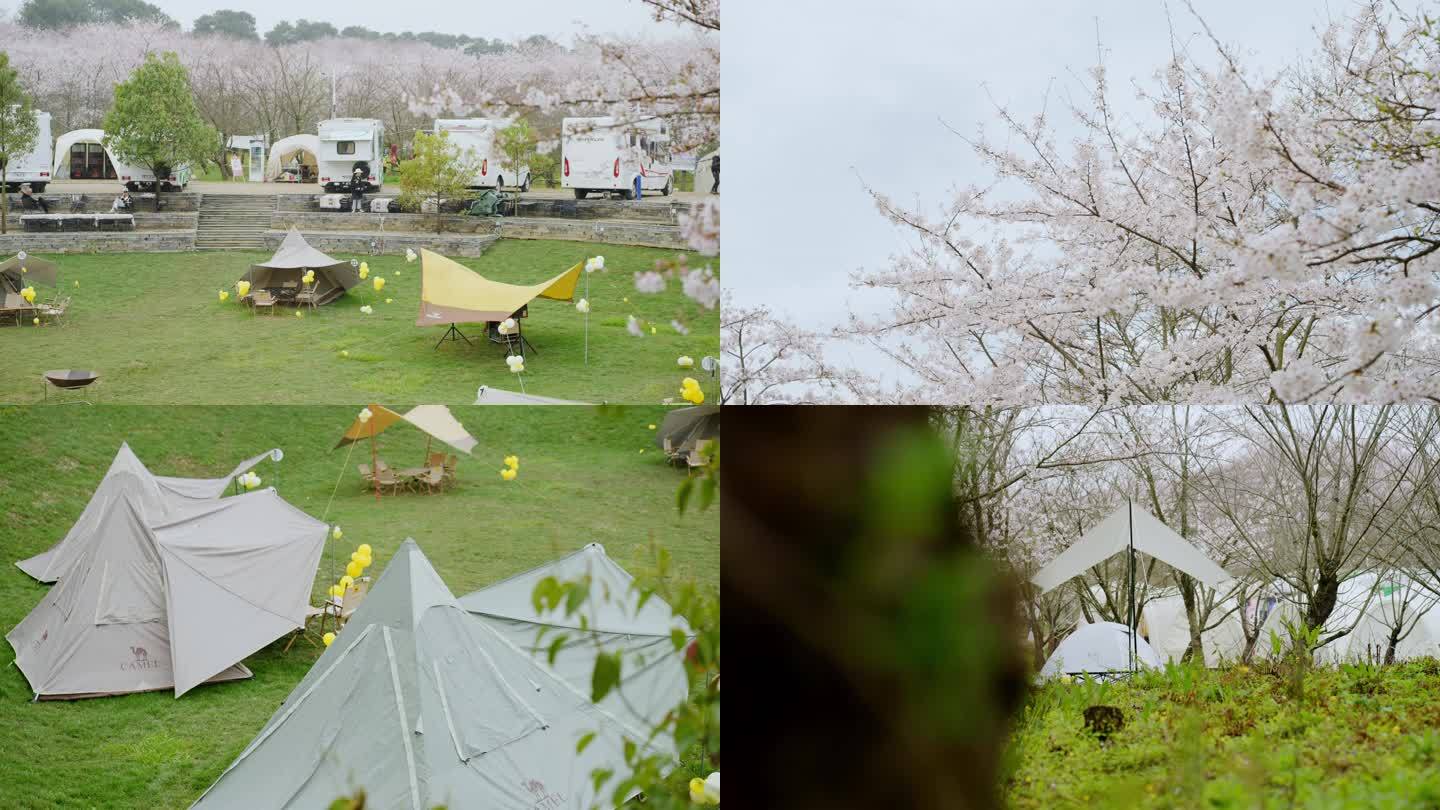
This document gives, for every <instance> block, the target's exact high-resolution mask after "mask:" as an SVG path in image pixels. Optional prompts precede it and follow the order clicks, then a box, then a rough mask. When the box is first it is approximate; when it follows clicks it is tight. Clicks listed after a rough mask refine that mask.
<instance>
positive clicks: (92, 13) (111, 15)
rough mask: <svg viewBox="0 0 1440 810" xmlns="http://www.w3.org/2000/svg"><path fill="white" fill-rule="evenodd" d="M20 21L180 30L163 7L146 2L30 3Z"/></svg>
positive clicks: (49, 25)
mask: <svg viewBox="0 0 1440 810" xmlns="http://www.w3.org/2000/svg"><path fill="white" fill-rule="evenodd" d="M16 21H17V22H19V23H20V24H21V25H23V26H25V27H27V28H48V29H60V28H71V27H73V26H76V25H88V24H90V23H99V24H104V25H126V24H128V23H132V22H154V23H161V24H162V25H164V26H166V27H167V28H178V27H179V23H177V22H175V21H174V20H173V19H171V18H170V16H169V15H167V14H166V13H165V12H163V11H161V10H160V7H159V6H155V5H152V4H150V3H146V2H143V0H26V2H25V4H24V5H22V6H21V7H20V11H19V13H18V14H17V15H16Z"/></svg>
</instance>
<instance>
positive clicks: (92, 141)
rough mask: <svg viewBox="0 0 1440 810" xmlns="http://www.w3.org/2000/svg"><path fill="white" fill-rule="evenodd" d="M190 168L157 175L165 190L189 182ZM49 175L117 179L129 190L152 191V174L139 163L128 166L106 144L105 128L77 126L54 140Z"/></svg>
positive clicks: (178, 167) (64, 177) (153, 179)
mask: <svg viewBox="0 0 1440 810" xmlns="http://www.w3.org/2000/svg"><path fill="white" fill-rule="evenodd" d="M190 173H191V172H190V167H189V166H186V165H181V166H176V167H174V168H172V169H171V170H170V171H169V172H167V173H166V175H165V176H164V177H161V178H159V185H160V188H161V189H162V190H164V191H169V190H172V189H183V188H185V186H187V185H189V184H190ZM51 177H53V178H54V179H56V180H64V179H67V178H68V179H70V180H119V181H120V182H122V183H124V184H125V188H128V189H130V190H131V191H154V190H155V185H156V177H155V173H154V172H152V171H150V170H149V169H146V168H144V167H142V166H131V165H129V164H127V163H123V162H121V160H120V158H119V157H117V156H116V155H115V153H114V152H111V151H110V150H109V149H107V148H106V147H105V130H103V129H76V130H71V131H70V132H67V133H65V134H64V135H61V136H60V137H59V138H58V139H56V141H55V165H54V168H53V170H52V171H51Z"/></svg>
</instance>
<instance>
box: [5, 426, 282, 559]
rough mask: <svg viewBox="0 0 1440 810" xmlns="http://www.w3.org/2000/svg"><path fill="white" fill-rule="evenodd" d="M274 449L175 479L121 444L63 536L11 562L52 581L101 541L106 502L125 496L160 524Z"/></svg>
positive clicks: (209, 496) (220, 489) (214, 494)
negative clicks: (220, 470) (220, 472)
mask: <svg viewBox="0 0 1440 810" xmlns="http://www.w3.org/2000/svg"><path fill="white" fill-rule="evenodd" d="M273 452H274V451H273V450H272V451H267V452H265V453H261V454H260V455H258V456H255V457H253V458H248V459H246V460H245V461H242V462H240V464H238V465H237V466H236V467H235V469H234V470H232V471H231V472H230V474H229V475H226V476H224V477H222V478H176V477H172V476H163V475H154V474H152V473H151V472H150V471H149V470H148V469H146V468H145V465H144V464H143V463H141V461H140V459H139V458H138V457H137V456H136V455H135V453H134V451H132V450H131V449H130V445H129V444H128V443H121V445H120V449H119V451H117V452H116V453H115V459H114V460H113V461H111V462H110V468H109V469H108V470H107V471H106V472H105V477H104V478H103V479H101V481H100V485H99V486H98V487H96V488H95V494H93V495H91V496H90V502H89V503H87V504H86V505H85V510H84V511H83V512H81V513H80V517H79V519H78V520H76V521H75V524H74V525H73V526H71V527H70V531H69V532H67V533H66V535H65V537H64V538H63V539H61V540H60V542H58V543H56V544H55V545H54V546H51V547H50V548H49V549H47V550H46V551H44V552H42V553H40V554H37V555H35V556H34V557H31V558H29V559H26V560H21V561H19V562H17V563H15V565H16V566H17V567H19V569H20V570H21V571H24V572H25V573H27V574H29V575H30V576H32V577H34V578H35V579H38V580H40V581H41V582H54V581H56V580H57V579H59V578H60V577H61V576H63V575H64V573H65V572H66V571H67V570H69V568H70V566H71V565H73V564H74V562H75V559H76V557H77V556H78V555H79V554H81V553H84V551H85V550H86V549H87V548H89V547H90V545H91V544H92V543H94V542H97V541H100V540H103V539H104V525H103V523H102V522H101V517H102V515H103V514H104V513H105V510H106V509H107V508H108V506H109V504H110V503H111V502H112V501H114V500H115V499H116V498H118V497H120V496H121V495H125V496H128V497H129V498H130V500H131V503H132V504H133V505H134V507H135V508H136V509H137V510H138V511H139V513H140V517H141V518H142V519H143V520H145V521H146V522H147V523H149V524H155V523H160V522H163V521H164V520H165V519H166V518H167V517H169V516H170V515H172V514H174V513H175V511H176V510H177V509H180V508H182V507H184V506H187V505H190V504H192V503H193V502H195V501H206V500H214V499H215V498H219V497H220V496H221V495H222V494H224V493H225V489H226V487H228V486H229V485H230V482H231V481H232V480H233V479H234V478H235V477H236V476H238V475H240V474H241V473H243V472H245V471H246V470H249V469H250V468H252V467H254V466H255V465H256V464H259V463H260V462H261V461H262V460H264V459H265V458H266V457H267V456H269V455H270V454H271V453H273Z"/></svg>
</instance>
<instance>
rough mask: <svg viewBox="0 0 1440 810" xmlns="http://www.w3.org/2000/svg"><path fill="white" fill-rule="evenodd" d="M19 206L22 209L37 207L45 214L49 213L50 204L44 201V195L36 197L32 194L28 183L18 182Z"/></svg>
mask: <svg viewBox="0 0 1440 810" xmlns="http://www.w3.org/2000/svg"><path fill="white" fill-rule="evenodd" d="M20 208H21V209H22V210H24V209H27V208H28V209H31V210H34V209H36V208H38V209H40V210H41V211H44V212H45V213H47V214H48V213H50V204H49V203H47V202H45V198H44V197H36V196H35V195H34V194H31V193H30V184H29V183H21V184H20Z"/></svg>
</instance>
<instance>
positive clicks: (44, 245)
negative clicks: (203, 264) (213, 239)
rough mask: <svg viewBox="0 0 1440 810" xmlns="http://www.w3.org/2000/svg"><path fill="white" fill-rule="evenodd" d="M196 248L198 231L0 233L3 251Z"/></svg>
mask: <svg viewBox="0 0 1440 810" xmlns="http://www.w3.org/2000/svg"><path fill="white" fill-rule="evenodd" d="M194 249H195V231H194V230H188V231H119V232H112V231H100V232H98V233H10V234H3V235H0V253H4V254H5V255H7V256H8V255H11V254H13V253H16V252H18V251H21V250H25V251H29V252H31V253H150V252H157V251H179V250H194Z"/></svg>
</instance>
